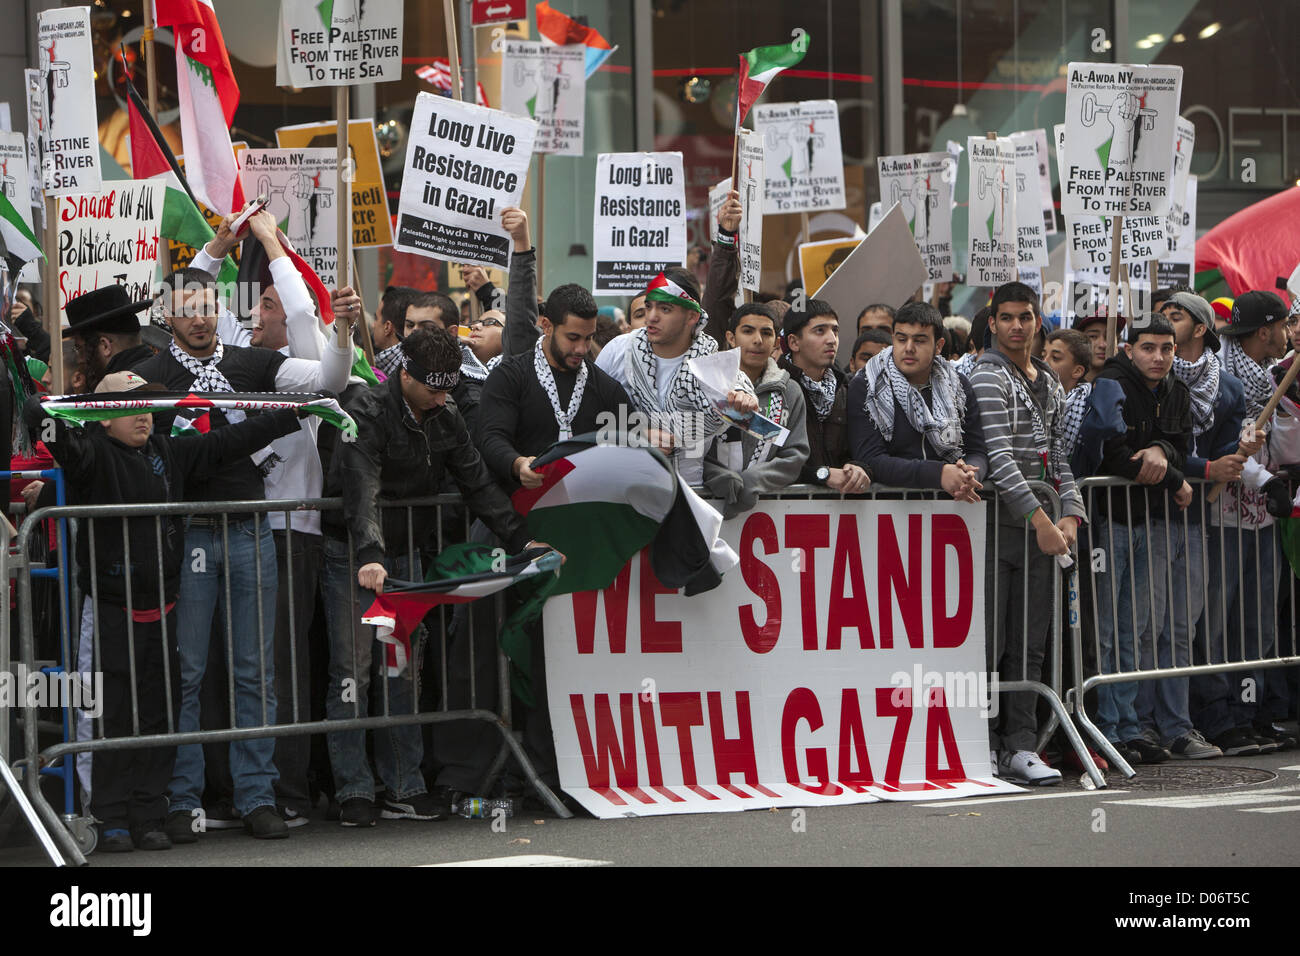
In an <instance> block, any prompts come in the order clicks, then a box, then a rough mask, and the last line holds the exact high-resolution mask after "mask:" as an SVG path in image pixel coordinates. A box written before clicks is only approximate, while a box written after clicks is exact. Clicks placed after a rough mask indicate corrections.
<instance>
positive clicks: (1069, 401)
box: [1056, 382, 1092, 461]
mask: <svg viewBox="0 0 1300 956" xmlns="http://www.w3.org/2000/svg"><path fill="white" fill-rule="evenodd" d="M1090 395H1092V383H1091V382H1080V383H1079V384H1078V385H1076V386H1074V388H1072V389H1070V392H1069V394H1068V395H1066V396H1065V410H1064V412H1063V413H1062V414H1061V433H1060V435H1058V436H1057V439H1056V440H1057V442H1058V449H1059V450H1058V454H1059V455H1060V457H1061V459H1062V460H1063V461H1069V460H1070V458H1071V457H1072V456H1073V455H1074V446H1075V445H1077V444H1078V443H1079V429H1080V428H1082V427H1083V416H1084V415H1085V414H1086V413H1087V411H1088V397H1089V396H1090Z"/></svg>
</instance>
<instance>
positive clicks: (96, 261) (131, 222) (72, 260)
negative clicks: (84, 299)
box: [46, 179, 167, 351]
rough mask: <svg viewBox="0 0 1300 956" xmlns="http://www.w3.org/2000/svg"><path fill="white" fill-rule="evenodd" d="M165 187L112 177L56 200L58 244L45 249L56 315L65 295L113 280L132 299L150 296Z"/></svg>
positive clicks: (63, 302)
mask: <svg viewBox="0 0 1300 956" xmlns="http://www.w3.org/2000/svg"><path fill="white" fill-rule="evenodd" d="M166 188H167V187H166V185H165V184H164V183H161V182H155V181H153V180H139V179H116V180H109V181H108V182H105V183H104V184H103V186H102V187H101V188H100V190H99V191H98V192H94V193H83V194H81V195H77V196H66V197H63V198H62V199H61V200H60V203H59V215H58V222H57V224H56V229H57V234H58V239H57V245H55V246H53V247H51V248H50V249H49V250H47V252H46V255H47V256H48V257H49V258H51V259H54V260H55V261H56V262H57V264H58V279H57V281H56V282H55V284H53V285H52V286H50V290H51V294H52V295H53V294H57V295H58V297H59V298H58V308H56V309H51V311H53V312H55V313H56V315H59V314H61V313H62V312H63V311H64V309H65V308H66V306H67V304H68V300H69V299H75V298H76V297H77V296H79V295H84V294H85V293H87V292H91V291H93V290H95V289H101V288H103V287H105V286H108V285H112V284H114V283H116V284H118V285H120V286H122V287H123V288H125V290H126V294H127V298H129V299H131V300H132V301H136V300H141V299H148V298H150V297H151V296H152V295H153V291H154V288H153V284H154V272H155V270H156V269H157V267H158V245H159V241H158V227H159V225H160V224H161V222H162V211H163V194H164V192H165V191H166ZM54 250H57V252H54ZM52 252H54V254H51V253H52ZM56 290H57V291H56ZM55 351H57V349H56V350H55Z"/></svg>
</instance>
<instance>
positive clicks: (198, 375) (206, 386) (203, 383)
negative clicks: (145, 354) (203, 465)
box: [167, 337, 245, 425]
mask: <svg viewBox="0 0 1300 956" xmlns="http://www.w3.org/2000/svg"><path fill="white" fill-rule="evenodd" d="M216 340H217V347H216V349H215V350H214V351H213V353H212V354H211V355H209V356H208V357H207V358H202V359H201V358H195V357H194V356H193V355H190V354H189V353H188V352H186V351H184V350H182V349H181V347H180V346H179V345H177V344H176V340H175V339H173V340H172V342H171V344H170V345H169V346H167V348H168V349H169V350H170V352H171V355H172V358H174V359H175V360H176V361H177V362H179V363H180V364H181V366H182V367H183V368H184V369H185V371H187V372H189V373H190V374H191V375H193V376H194V381H193V383H191V385H190V391H191V392H233V391H234V390H235V389H234V386H232V385H231V384H230V382H229V380H227V378H226V376H225V375H223V374H221V369H220V368H218V366H219V365H221V359H222V357H223V356H224V355H225V352H226V350H225V347H224V346H223V345H222V344H221V339H220V337H216ZM225 415H226V421H228V422H230V423H231V424H232V425H234V424H237V423H238V422H242V421H243V420H244V418H245V415H244V413H243V412H241V411H239V410H238V409H233V408H232V409H228V410H226V412H225Z"/></svg>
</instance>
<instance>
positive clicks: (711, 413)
mask: <svg viewBox="0 0 1300 956" xmlns="http://www.w3.org/2000/svg"><path fill="white" fill-rule="evenodd" d="M631 335H632V347H631V348H629V349H628V350H627V358H626V360H625V361H626V371H627V390H628V394H629V396H630V397H631V399H632V401H633V402H634V403H635V404H636V406H637V408H639V409H641V410H642V411H644V412H652V413H659V414H662V415H663V416H665V417H666V418H667V420H668V421H667V423H666V424H667V425H668V427H669V429H670V430H671V431H672V433H673V434H674V435H675V436H676V437H677V438H678V439H679V440H680V441H682V442H683V443H685V444H688V445H690V444H698V443H700V442H703V441H706V440H707V439H709V438H712V437H713V436H714V435H716V434H717V433H718V432H720V431H722V429H723V428H725V427H727V424H728V423H727V421H726V419H724V418H723V417H722V415H721V413H719V412H718V410H717V409H716V408H714V407H713V402H712V401H710V400H709V396H708V395H707V394H705V392H704V390H703V389H702V388H701V387H700V384H699V382H698V381H697V380H696V378H695V376H694V375H692V374H691V371H690V368H689V365H690V361H691V359H694V358H701V357H703V356H705V355H712V354H713V353H714V352H716V351H717V350H718V343H717V342H715V341H714V339H713V336H711V335H705V334H704V332H703V329H702V323H697V324H696V327H695V335H694V337H693V338H692V339H691V344H690V345H689V346H688V347H687V349H686V354H685V355H684V356H683V358H682V363H681V365H679V366H678V368H677V373H676V375H674V376H673V382H672V386H671V389H670V392H669V396H668V407H667V408H664V407H662V406H661V405H660V404H659V392H658V389H657V388H656V378H655V376H656V375H657V374H658V369H659V360H658V358H656V356H655V353H654V350H653V349H652V348H651V347H650V340H649V339H648V338H646V334H645V329H637V330H636V331H635V332H632V333H631ZM739 378H740V379H743V381H737V382H736V383H735V385H734V386H733V388H734V389H735V390H736V391H743V392H750V393H751V394H752V393H753V390H754V387H753V385H752V384H751V383H750V382H749V379H748V378H747V377H746V376H744V375H743V374H742V375H741V376H739Z"/></svg>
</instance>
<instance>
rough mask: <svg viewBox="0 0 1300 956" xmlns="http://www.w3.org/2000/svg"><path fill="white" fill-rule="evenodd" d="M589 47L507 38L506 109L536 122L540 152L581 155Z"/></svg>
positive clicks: (535, 147) (535, 149)
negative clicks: (587, 52) (587, 51)
mask: <svg viewBox="0 0 1300 956" xmlns="http://www.w3.org/2000/svg"><path fill="white" fill-rule="evenodd" d="M586 49H587V48H586V47H585V46H583V45H582V44H580V43H573V44H568V45H566V46H555V45H553V44H549V43H530V42H528V41H525V40H507V41H506V42H505V55H504V60H503V61H502V64H501V108H502V109H503V110H505V111H506V112H507V113H513V114H514V115H516V116H527V117H529V118H531V119H535V120H537V139H536V141H535V142H534V143H533V152H535V153H556V154H559V155H562V156H581V155H582V128H583V120H584V117H585V116H586V111H587V79H586V72H585V71H586V66H585V63H586V53H585V51H586Z"/></svg>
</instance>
